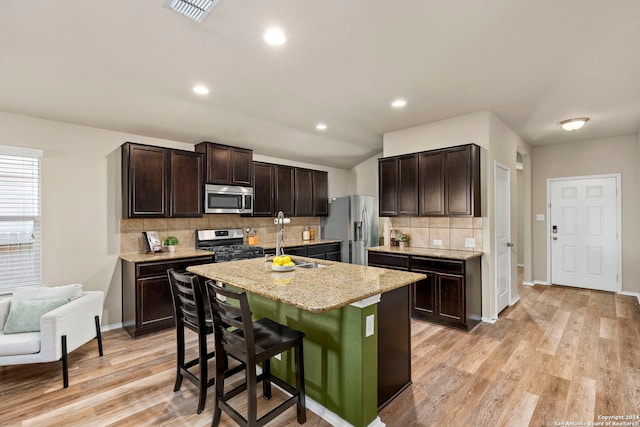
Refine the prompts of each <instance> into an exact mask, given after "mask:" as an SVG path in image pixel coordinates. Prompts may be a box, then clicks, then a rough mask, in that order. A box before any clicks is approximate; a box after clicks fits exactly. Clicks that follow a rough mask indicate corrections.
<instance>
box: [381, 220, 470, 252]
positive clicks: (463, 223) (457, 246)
mask: <svg viewBox="0 0 640 427" xmlns="http://www.w3.org/2000/svg"><path fill="white" fill-rule="evenodd" d="M382 220H383V221H384V227H383V228H384V242H385V244H386V245H388V244H389V242H390V240H389V233H390V232H391V230H397V231H401V232H403V233H404V234H407V235H408V236H409V246H414V247H420V248H431V249H453V250H461V251H481V250H482V218H445V217H394V218H383V219H382ZM467 238H473V239H475V246H474V247H473V248H470V247H466V246H465V240H466V239H467ZM438 240H439V241H441V242H442V244H441V245H436V244H435V243H434V241H438Z"/></svg>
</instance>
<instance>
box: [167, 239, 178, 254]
mask: <svg viewBox="0 0 640 427" xmlns="http://www.w3.org/2000/svg"><path fill="white" fill-rule="evenodd" d="M178 243H180V241H179V240H178V238H177V237H174V236H169V237H167V238H166V239H164V245H165V246H166V247H168V248H169V252H171V253H174V252H175V251H176V245H177V244H178Z"/></svg>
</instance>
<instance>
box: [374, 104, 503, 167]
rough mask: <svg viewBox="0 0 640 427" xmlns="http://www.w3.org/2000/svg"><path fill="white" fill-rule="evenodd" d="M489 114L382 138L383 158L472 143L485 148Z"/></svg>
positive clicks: (415, 127) (397, 132) (404, 130)
mask: <svg viewBox="0 0 640 427" xmlns="http://www.w3.org/2000/svg"><path fill="white" fill-rule="evenodd" d="M490 114H491V113H490V112H489V111H480V112H478V113H473V114H467V115H464V116H458V117H454V118H451V119H446V120H440V121H437V122H433V123H427V124H424V125H419V126H414V127H411V128H408V129H402V130H399V131H395V132H389V133H385V134H384V135H383V139H382V141H383V154H384V157H390V156H398V155H401V154H407V153H417V152H419V151H425V150H435V149H437V148H445V147H453V146H456V145H464V144H476V145H479V146H480V147H482V148H484V149H485V150H488V149H489V116H490Z"/></svg>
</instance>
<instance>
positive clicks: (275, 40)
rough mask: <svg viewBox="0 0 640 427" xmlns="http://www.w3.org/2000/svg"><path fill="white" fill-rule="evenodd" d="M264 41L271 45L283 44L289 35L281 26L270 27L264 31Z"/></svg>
mask: <svg viewBox="0 0 640 427" xmlns="http://www.w3.org/2000/svg"><path fill="white" fill-rule="evenodd" d="M264 41H265V42H267V43H268V44H270V45H271V46H281V45H283V44H284V42H286V41H287V37H286V36H285V35H284V33H283V32H282V30H281V29H279V28H269V29H268V30H267V31H265V33H264Z"/></svg>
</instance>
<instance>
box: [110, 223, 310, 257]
mask: <svg viewBox="0 0 640 427" xmlns="http://www.w3.org/2000/svg"><path fill="white" fill-rule="evenodd" d="M273 220H274V218H250V217H242V216H240V215H221V214H216V215H204V216H203V217H202V218H147V219H137V218H136V219H121V220H120V253H144V252H145V246H144V242H143V240H142V232H143V231H157V232H158V234H159V235H160V239H162V240H163V241H164V239H165V238H167V236H175V237H177V238H178V240H179V241H180V245H181V246H182V245H184V246H186V247H189V248H195V246H196V233H195V232H196V230H202V229H215V228H242V229H243V230H244V231H245V242H246V241H247V236H246V234H247V233H246V229H247V228H249V229H255V230H256V231H257V235H258V244H261V243H263V244H264V243H274V242H275V241H276V226H275V224H274V223H273ZM305 227H315V229H316V236H320V218H318V217H291V223H290V224H287V225H286V226H285V241H297V240H301V239H302V231H303V230H304V228H305ZM184 246H183V247H184Z"/></svg>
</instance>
